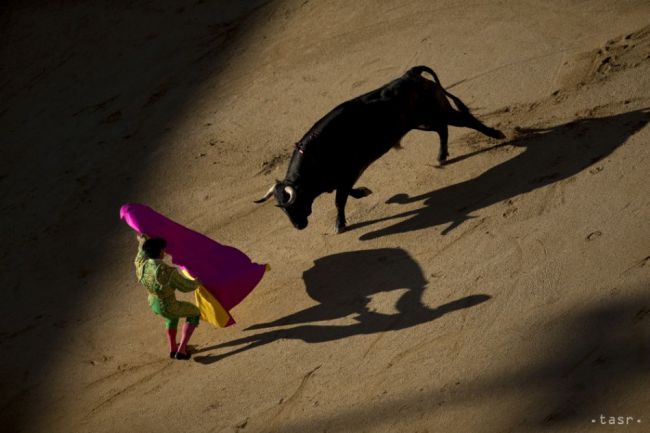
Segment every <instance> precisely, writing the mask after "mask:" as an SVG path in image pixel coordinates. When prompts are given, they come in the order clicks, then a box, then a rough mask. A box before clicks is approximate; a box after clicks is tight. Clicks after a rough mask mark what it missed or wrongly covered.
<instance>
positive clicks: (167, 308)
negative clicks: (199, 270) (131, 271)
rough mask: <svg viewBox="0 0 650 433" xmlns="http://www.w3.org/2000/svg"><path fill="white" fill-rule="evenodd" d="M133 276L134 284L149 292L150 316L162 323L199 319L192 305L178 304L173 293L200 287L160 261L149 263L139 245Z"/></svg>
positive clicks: (196, 282) (197, 310)
mask: <svg viewBox="0 0 650 433" xmlns="http://www.w3.org/2000/svg"><path fill="white" fill-rule="evenodd" d="M135 273H136V276H137V277H138V281H139V282H140V283H141V284H142V285H143V286H144V287H145V289H147V291H148V292H149V306H150V307H151V309H152V310H153V312H154V313H156V314H159V315H161V316H162V317H164V318H166V319H180V318H181V317H196V318H197V319H198V316H199V315H200V312H199V309H198V308H197V307H196V305H194V304H191V303H189V302H184V301H178V300H176V296H175V294H174V290H180V291H181V292H192V291H194V290H196V289H197V288H198V287H199V285H200V283H199V282H198V281H193V280H190V279H187V278H185V277H183V275H181V274H180V272H179V271H178V270H177V269H176V268H175V267H173V266H169V265H167V264H166V263H164V262H163V261H162V260H160V259H150V258H147V256H146V255H145V254H144V251H143V250H142V245H140V248H139V249H138V255H137V256H136V257H135Z"/></svg>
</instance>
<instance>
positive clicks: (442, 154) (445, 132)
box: [417, 124, 449, 164]
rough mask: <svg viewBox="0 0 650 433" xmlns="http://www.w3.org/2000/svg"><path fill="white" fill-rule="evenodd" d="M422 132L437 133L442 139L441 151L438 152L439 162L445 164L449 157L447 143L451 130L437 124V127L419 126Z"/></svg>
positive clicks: (444, 125)
mask: <svg viewBox="0 0 650 433" xmlns="http://www.w3.org/2000/svg"><path fill="white" fill-rule="evenodd" d="M417 129H419V130H421V131H436V132H437V133H438V136H439V137H440V149H439V150H438V162H439V163H440V164H444V163H445V161H446V160H447V157H448V156H449V150H448V148H447V143H448V142H449V128H448V127H447V125H446V124H436V125H435V126H431V125H420V126H418V128H417Z"/></svg>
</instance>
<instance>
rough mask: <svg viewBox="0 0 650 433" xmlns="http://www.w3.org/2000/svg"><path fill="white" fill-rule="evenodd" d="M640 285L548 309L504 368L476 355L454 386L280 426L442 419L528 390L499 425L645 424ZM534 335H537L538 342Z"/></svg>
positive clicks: (290, 430)
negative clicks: (553, 312) (631, 292)
mask: <svg viewBox="0 0 650 433" xmlns="http://www.w3.org/2000/svg"><path fill="white" fill-rule="evenodd" d="M647 289H648V287H646V288H645V290H646V293H647ZM636 293H637V294H638V295H636V296H630V297H628V298H623V299H611V300H605V302H594V304H592V305H590V306H588V307H582V308H576V309H574V310H572V311H571V312H568V313H562V314H559V315H557V316H555V317H549V318H548V319H547V321H546V322H545V323H546V324H547V325H545V326H543V327H536V328H535V329H531V328H529V329H528V331H527V335H528V339H526V340H518V341H519V343H517V344H518V345H521V344H522V343H521V342H522V341H526V344H525V346H523V345H522V346H518V347H517V346H515V347H511V348H509V353H512V354H513V357H512V363H511V364H512V365H510V366H509V367H508V369H507V373H499V374H496V375H495V374H491V373H489V372H483V370H482V368H483V367H482V363H481V362H477V364H476V369H477V370H476V371H477V374H479V375H480V376H479V377H478V378H468V379H467V380H463V379H456V378H450V379H449V380H450V385H451V384H452V383H455V382H456V381H457V380H459V381H458V382H457V383H455V385H453V386H440V384H438V385H437V387H436V388H435V389H429V390H425V391H423V392H421V391H422V390H418V389H414V390H413V392H412V394H410V395H404V394H402V395H390V394H389V395H388V396H387V397H386V398H385V399H383V400H382V401H376V400H375V401H373V403H372V404H366V405H362V406H361V407H359V408H354V409H350V410H344V411H337V412H336V413H329V414H322V415H316V416H310V417H309V419H304V420H302V421H299V422H294V423H291V424H285V425H281V426H279V428H278V431H282V432H284V433H294V432H296V433H297V432H303V431H311V430H312V429H313V428H314V427H315V426H318V429H319V430H322V431H353V430H354V428H355V426H357V425H360V423H363V425H364V427H365V428H366V429H370V430H374V429H380V427H385V426H387V425H393V426H395V425H399V421H400V420H403V419H410V420H415V419H423V420H425V421H426V420H427V419H430V420H431V423H430V424H429V425H428V427H429V428H431V427H433V426H436V428H438V427H440V426H439V425H438V424H437V423H439V422H440V420H442V419H444V418H445V417H444V416H443V414H444V413H448V412H449V411H450V410H452V409H456V411H457V410H458V409H457V407H458V406H461V407H462V406H467V405H468V404H472V405H477V404H479V405H485V406H487V407H494V405H495V400H498V399H499V398H501V397H504V396H505V397H506V398H508V399H512V398H523V399H524V401H525V404H524V405H523V406H525V409H524V410H523V411H521V412H518V411H513V412H512V413H509V414H500V419H502V420H503V421H502V422H503V423H502V424H501V425H500V430H501V431H517V432H537V431H547V430H548V431H555V429H562V431H571V430H567V428H572V429H574V430H575V431H600V430H599V429H600V428H603V429H607V428H609V429H611V428H614V429H621V430H622V431H626V432H639V433H641V432H645V431H647V430H646V429H647V423H648V422H650V420H649V419H648V413H647V383H648V380H649V379H650V347H649V344H648V342H649V341H650V298H649V297H648V296H647V295H646V294H642V293H643V292H642V291H638V290H637V291H636ZM641 294H642V295H641ZM542 329H543V330H542ZM531 341H537V342H539V346H538V347H535V348H534V350H531V349H533V347H532V346H531V343H530V342H531ZM481 375H482V376H481ZM418 388H419V386H418ZM630 392H634V393H635V394H634V395H635V396H639V394H644V395H643V396H642V397H641V398H642V399H645V400H641V401H630V399H629V394H630ZM501 407H503V405H501ZM631 407H632V408H636V409H631ZM601 415H604V416H606V417H607V418H606V419H607V420H608V421H609V418H608V417H609V416H625V417H627V416H630V417H632V418H633V420H627V419H626V420H625V421H626V422H629V424H626V425H599V423H600V422H601V418H600V416H601ZM639 419H641V421H642V422H641V423H638V420H639ZM593 420H595V421H596V422H595V423H594V422H593ZM447 422H451V421H449V420H448V421H447ZM480 425H481V420H480V419H476V420H471V423H470V426H474V427H475V428H478V427H479V426H480ZM443 427H445V426H443ZM447 427H448V426H447ZM455 427H457V426H455Z"/></svg>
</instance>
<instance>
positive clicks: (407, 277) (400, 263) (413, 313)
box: [195, 248, 490, 364]
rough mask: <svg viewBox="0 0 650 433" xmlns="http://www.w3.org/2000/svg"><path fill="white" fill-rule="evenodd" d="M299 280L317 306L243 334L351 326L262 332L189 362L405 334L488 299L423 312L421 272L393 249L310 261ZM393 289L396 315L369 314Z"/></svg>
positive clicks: (468, 298) (472, 298)
mask: <svg viewBox="0 0 650 433" xmlns="http://www.w3.org/2000/svg"><path fill="white" fill-rule="evenodd" d="M303 279H304V281H305V286H306V287H307V293H308V294H309V296H310V297H311V298H312V299H314V300H315V301H317V302H318V304H317V305H315V306H313V307H309V308H306V309H304V310H302V311H298V312H296V313H294V314H291V315H289V316H286V317H283V318H280V319H277V320H275V321H273V322H269V323H261V324H257V325H254V326H251V327H250V328H248V329H249V330H253V329H263V328H270V327H275V326H287V325H298V324H301V323H307V322H317V321H328V320H335V319H341V318H344V317H347V316H353V317H354V320H355V321H356V323H355V324H352V325H340V326H339V325H301V326H295V327H292V328H285V329H278V330H273V331H268V332H263V333H259V334H255V335H251V336H248V337H244V338H240V339H237V340H233V341H230V342H226V343H222V344H218V345H215V346H211V347H207V348H203V349H202V350H200V351H198V352H206V351H210V350H214V349H220V348H225V347H233V346H240V345H244V346H243V347H241V348H238V349H235V350H232V351H230V352H227V353H223V354H218V355H207V356H196V357H195V360H196V361H198V362H201V363H204V364H210V363H213V362H216V361H218V360H220V359H223V358H226V357H228V356H231V355H234V354H237V353H240V352H244V351H246V350H249V349H253V348H255V347H258V346H263V345H265V344H268V343H272V342H274V341H276V340H278V339H299V340H302V341H304V342H306V343H321V342H325V341H332V340H338V339H342V338H346V337H350V336H353V335H361V334H373V333H378V332H385V331H388V330H399V329H405V328H409V327H413V326H417V325H420V324H423V323H426V322H430V321H432V320H435V319H438V318H439V317H441V316H443V315H445V314H447V313H451V312H453V311H457V310H461V309H464V308H469V307H473V306H475V305H478V304H481V303H483V302H485V301H487V300H488V299H490V296H488V295H484V294H480V295H472V296H466V297H463V298H460V299H457V300H455V301H452V302H449V303H447V304H444V305H441V306H439V307H437V308H429V307H427V306H426V305H424V304H423V303H422V294H423V292H424V290H425V288H426V284H427V281H426V280H425V279H424V275H423V273H422V270H421V269H420V267H419V265H418V264H417V262H416V261H415V260H413V258H412V257H411V256H409V254H408V253H406V252H405V251H404V250H402V249H399V248H382V249H375V250H361V251H351V252H345V253H340V254H334V255H331V256H327V257H324V258H321V259H318V260H316V262H315V263H314V266H313V267H312V268H310V269H308V270H307V271H305V272H304V274H303ZM397 289H407V291H406V292H405V293H404V294H403V295H402V296H401V297H400V298H399V300H398V301H397V303H396V305H395V309H396V310H397V313H395V314H383V313H378V312H374V311H371V309H369V307H368V305H369V303H370V300H371V296H372V295H374V294H377V293H381V292H390V291H393V290H397Z"/></svg>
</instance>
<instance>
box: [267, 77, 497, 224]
mask: <svg viewBox="0 0 650 433" xmlns="http://www.w3.org/2000/svg"><path fill="white" fill-rule="evenodd" d="M425 72H426V73H429V74H430V75H431V76H432V78H433V81H432V80H430V79H428V78H425V77H423V76H422V73H425ZM448 98H449V99H451V100H452V101H453V102H454V105H456V108H454V107H452V105H451V103H450V102H449V99H448ZM448 125H452V126H460V127H466V128H472V129H475V130H477V131H479V132H481V133H483V134H485V135H487V136H489V137H493V138H505V136H504V135H503V133H502V132H501V131H499V130H497V129H494V128H490V127H488V126H486V125H484V124H483V123H481V121H479V120H478V119H477V118H476V117H474V116H473V115H472V114H471V113H470V111H469V109H468V108H467V107H466V106H465V104H464V103H463V102H462V101H461V100H460V99H459V98H457V97H456V96H454V95H452V94H450V93H449V92H447V91H446V90H445V89H444V88H443V87H442V85H441V84H440V81H439V80H438V77H437V76H436V74H435V73H434V72H433V70H431V68H428V67H426V66H416V67H414V68H411V69H410V70H409V71H408V72H406V73H405V74H404V75H402V76H401V77H400V78H398V79H396V80H393V81H391V82H390V83H388V84H386V85H385V86H382V87H380V88H378V89H376V90H373V91H372V92H369V93H366V94H365V95H361V96H359V97H356V98H354V99H351V100H349V101H347V102H344V103H342V104H341V105H339V106H338V107H336V108H334V109H333V110H332V111H330V112H329V113H328V114H327V115H326V116H325V117H323V118H322V119H320V120H319V121H318V122H316V124H315V125H314V126H312V128H311V129H310V130H309V131H308V132H307V134H305V136H304V137H303V138H302V139H301V140H300V141H299V142H298V143H296V149H295V150H294V152H293V155H292V157H291V161H290V162H289V168H288V170H287V175H286V177H285V179H284V180H282V181H278V182H276V183H275V185H273V186H272V187H271V188H270V189H269V190H268V192H267V193H266V195H265V196H264V197H262V198H261V199H259V200H256V201H255V202H256V203H262V202H264V201H266V200H268V199H269V198H270V197H271V196H273V195H275V199H276V201H277V204H278V206H279V207H280V208H282V209H283V210H284V211H285V212H286V214H287V215H288V216H289V219H290V220H291V223H292V224H293V225H294V226H295V227H296V228H297V229H304V228H305V227H307V223H308V221H307V218H308V217H309V215H310V214H311V207H312V203H313V201H314V199H315V198H316V197H318V196H319V195H320V194H322V193H324V192H332V191H334V190H336V199H335V203H336V209H337V217H336V231H337V232H341V231H343V230H345V224H346V221H345V204H346V202H347V200H348V196H352V197H353V198H361V197H365V196H367V195H368V194H370V193H371V191H370V190H369V189H368V188H363V187H361V188H354V184H355V182H356V181H357V180H358V179H359V177H360V176H361V174H362V173H363V172H364V170H365V169H366V168H368V166H369V165H370V164H372V163H373V162H374V161H376V160H377V159H379V157H381V156H382V155H384V154H385V153H386V152H388V151H389V150H390V148H391V147H398V146H399V144H400V140H401V139H402V137H404V135H406V133H408V132H409V131H410V130H412V129H419V130H423V131H435V132H437V133H438V135H439V137H440V151H439V153H438V161H439V162H440V163H441V164H442V163H444V162H445V160H446V159H447V156H448V155H449V154H448V152H447V139H448V129H447V128H448Z"/></svg>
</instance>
